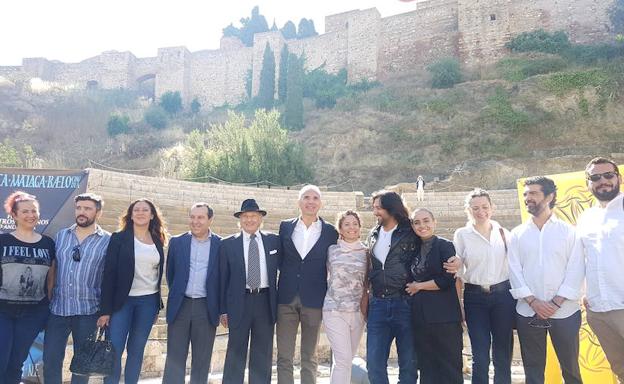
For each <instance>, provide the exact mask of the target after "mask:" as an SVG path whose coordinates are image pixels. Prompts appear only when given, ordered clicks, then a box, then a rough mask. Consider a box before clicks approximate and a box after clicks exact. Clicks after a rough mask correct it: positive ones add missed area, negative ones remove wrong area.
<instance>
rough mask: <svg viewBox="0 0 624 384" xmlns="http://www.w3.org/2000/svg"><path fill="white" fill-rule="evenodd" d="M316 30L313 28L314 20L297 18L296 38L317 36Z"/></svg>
mask: <svg viewBox="0 0 624 384" xmlns="http://www.w3.org/2000/svg"><path fill="white" fill-rule="evenodd" d="M317 35H318V32H316V29H315V28H314V20H312V19H306V18H303V19H301V20H299V27H298V28H297V38H298V39H305V38H306V37H312V36H317Z"/></svg>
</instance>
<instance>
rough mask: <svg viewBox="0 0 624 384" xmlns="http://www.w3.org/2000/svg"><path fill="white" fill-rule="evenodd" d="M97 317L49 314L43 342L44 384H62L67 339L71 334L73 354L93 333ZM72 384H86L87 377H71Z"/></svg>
mask: <svg viewBox="0 0 624 384" xmlns="http://www.w3.org/2000/svg"><path fill="white" fill-rule="evenodd" d="M97 319H98V316H97V315H84V316H58V315H55V314H50V318H49V319H48V326H47V327H46V332H45V339H44V342H43V378H44V381H45V382H46V384H60V383H62V382H63V380H62V375H63V359H64V358H65V347H66V346H67V338H68V337H69V334H70V333H71V334H72V339H73V345H74V353H75V352H76V349H77V348H78V347H79V346H80V344H81V343H82V342H84V340H86V339H88V338H89V336H90V335H91V334H93V333H94V332H95V329H96V325H95V324H96V322H97ZM71 382H72V383H73V384H80V383H87V382H89V378H88V377H87V376H80V375H72V378H71Z"/></svg>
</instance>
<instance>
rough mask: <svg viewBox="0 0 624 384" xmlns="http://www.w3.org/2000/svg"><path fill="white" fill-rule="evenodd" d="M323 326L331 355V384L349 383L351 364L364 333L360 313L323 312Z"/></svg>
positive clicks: (362, 319) (362, 318)
mask: <svg viewBox="0 0 624 384" xmlns="http://www.w3.org/2000/svg"><path fill="white" fill-rule="evenodd" d="M323 325H324V326H325V334H326V335H327V338H328V339H329V344H330V345H331V349H332V355H333V359H332V360H333V365H332V371H331V384H345V383H350V382H351V364H352V361H353V357H355V354H356V353H357V350H358V346H359V345H360V339H361V338H362V333H364V325H365V322H364V316H363V315H362V313H361V312H360V311H357V312H340V311H323Z"/></svg>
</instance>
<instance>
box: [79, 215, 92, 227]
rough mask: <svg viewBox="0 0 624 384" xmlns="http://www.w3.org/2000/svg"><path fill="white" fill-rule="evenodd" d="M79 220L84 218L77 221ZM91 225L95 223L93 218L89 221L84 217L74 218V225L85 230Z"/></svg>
mask: <svg viewBox="0 0 624 384" xmlns="http://www.w3.org/2000/svg"><path fill="white" fill-rule="evenodd" d="M80 218H84V220H82V221H79V220H78V219H80ZM93 223H95V218H93V219H89V218H88V217H86V216H78V217H76V225H77V226H79V227H82V228H86V227H88V226H90V225H92V224H93Z"/></svg>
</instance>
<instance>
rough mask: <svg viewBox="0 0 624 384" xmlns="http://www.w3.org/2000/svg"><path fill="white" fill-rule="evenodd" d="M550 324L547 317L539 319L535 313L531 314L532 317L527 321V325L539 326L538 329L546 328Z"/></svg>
mask: <svg viewBox="0 0 624 384" xmlns="http://www.w3.org/2000/svg"><path fill="white" fill-rule="evenodd" d="M551 326H552V324H550V321H548V319H540V318H539V317H537V315H535V316H533V318H532V319H531V320H530V321H529V327H533V328H540V329H548V328H550V327H551Z"/></svg>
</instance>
